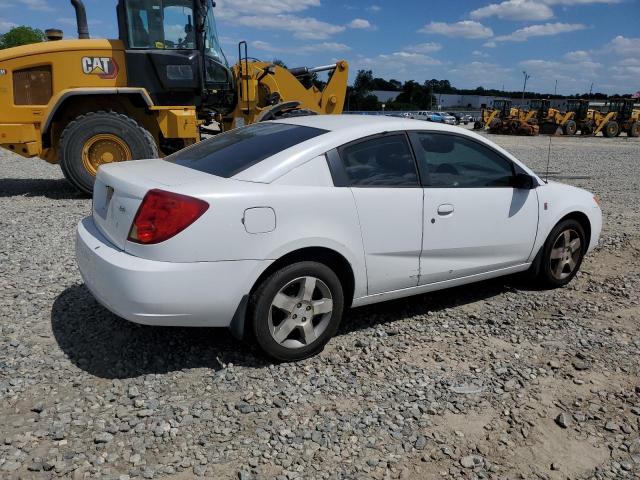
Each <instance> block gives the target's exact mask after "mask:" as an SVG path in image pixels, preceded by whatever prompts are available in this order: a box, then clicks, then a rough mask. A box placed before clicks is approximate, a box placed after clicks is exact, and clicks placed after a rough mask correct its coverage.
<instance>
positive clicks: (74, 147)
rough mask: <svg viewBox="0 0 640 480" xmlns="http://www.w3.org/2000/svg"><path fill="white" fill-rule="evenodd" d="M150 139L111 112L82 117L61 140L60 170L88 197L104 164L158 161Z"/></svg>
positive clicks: (66, 129) (73, 122)
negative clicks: (146, 159)
mask: <svg viewBox="0 0 640 480" xmlns="http://www.w3.org/2000/svg"><path fill="white" fill-rule="evenodd" d="M157 157H158V147H157V146H156V142H155V139H154V138H153V135H151V133H149V131H148V130H146V129H145V128H143V127H142V126H141V125H140V124H138V122H136V121H135V120H133V119H132V118H129V117H127V116H126V115H123V114H121V113H117V112H113V111H109V112H107V111H99V112H90V113H87V114H85V115H81V116H79V117H78V118H76V119H75V120H73V121H72V122H70V123H69V124H68V125H67V127H66V128H65V129H64V131H63V132H62V135H61V136H60V167H61V168H62V173H63V174H64V176H65V178H66V179H67V180H68V181H69V182H70V183H71V184H73V185H74V186H75V187H76V188H77V189H78V190H80V191H82V192H84V193H88V194H90V193H91V192H92V191H93V184H94V182H95V175H96V173H97V171H98V168H99V167H100V165H102V164H105V163H113V162H120V161H126V160H137V159H143V158H157Z"/></svg>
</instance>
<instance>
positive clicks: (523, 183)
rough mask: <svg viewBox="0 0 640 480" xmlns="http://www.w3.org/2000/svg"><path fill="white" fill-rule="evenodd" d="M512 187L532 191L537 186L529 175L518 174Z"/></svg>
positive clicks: (513, 180) (513, 179)
mask: <svg viewBox="0 0 640 480" xmlns="http://www.w3.org/2000/svg"><path fill="white" fill-rule="evenodd" d="M511 186H512V187H513V188H517V189H518V190H531V189H533V188H534V186H535V181H534V179H533V177H532V176H531V175H529V174H527V173H517V174H516V176H515V177H512V180H511Z"/></svg>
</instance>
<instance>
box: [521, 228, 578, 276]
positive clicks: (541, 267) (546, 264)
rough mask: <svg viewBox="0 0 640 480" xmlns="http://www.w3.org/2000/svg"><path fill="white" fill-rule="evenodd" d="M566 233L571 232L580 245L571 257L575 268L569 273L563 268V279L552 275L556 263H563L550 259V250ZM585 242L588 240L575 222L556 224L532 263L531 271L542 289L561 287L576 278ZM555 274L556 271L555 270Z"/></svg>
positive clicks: (559, 260)
mask: <svg viewBox="0 0 640 480" xmlns="http://www.w3.org/2000/svg"><path fill="white" fill-rule="evenodd" d="M566 231H571V232H573V233H575V237H572V238H576V237H577V238H579V239H580V245H579V248H578V249H577V250H576V254H575V255H574V256H573V260H574V262H575V266H574V267H573V268H572V270H570V271H565V270H566V268H565V267H563V275H566V276H564V277H563V278H559V276H558V275H557V274H554V271H553V270H555V268H556V267H557V266H558V263H556V262H561V261H563V259H562V258H560V259H552V258H551V254H552V250H554V246H555V245H556V242H558V241H561V239H560V236H561V234H563V233H564V232H566ZM587 241H588V239H587V238H586V236H585V233H584V229H583V228H582V225H580V223H579V222H577V221H576V220H572V219H568V220H563V221H561V222H560V223H558V224H557V225H556V226H555V227H554V228H553V230H551V233H550V234H549V236H548V237H547V240H546V241H545V243H544V245H543V246H542V248H541V249H540V251H539V252H538V255H537V256H536V259H535V261H534V263H533V267H532V268H533V271H534V272H535V279H536V281H537V283H538V284H539V285H540V286H541V287H543V288H558V287H563V286H564V285H566V284H567V283H569V282H570V281H571V280H572V279H573V277H575V276H576V274H577V273H578V270H580V266H581V265H582V260H583V259H584V254H585V251H586V249H587ZM556 272H557V270H556Z"/></svg>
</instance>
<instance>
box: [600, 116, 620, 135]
mask: <svg viewBox="0 0 640 480" xmlns="http://www.w3.org/2000/svg"><path fill="white" fill-rule="evenodd" d="M602 133H603V135H604V136H605V137H607V138H613V137H617V136H618V134H619V133H620V125H618V122H616V121H614V120H611V121H610V122H607V124H606V125H605V126H604V128H603V129H602Z"/></svg>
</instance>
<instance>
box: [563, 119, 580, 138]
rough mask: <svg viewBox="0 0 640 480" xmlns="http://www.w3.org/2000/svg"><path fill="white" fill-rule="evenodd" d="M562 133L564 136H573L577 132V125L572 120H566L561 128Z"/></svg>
mask: <svg viewBox="0 0 640 480" xmlns="http://www.w3.org/2000/svg"><path fill="white" fill-rule="evenodd" d="M562 131H563V132H564V134H565V135H569V136H571V135H575V134H576V132H577V131H578V125H577V124H576V122H574V121H573V120H567V122H566V123H565V124H564V125H563V127H562Z"/></svg>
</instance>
